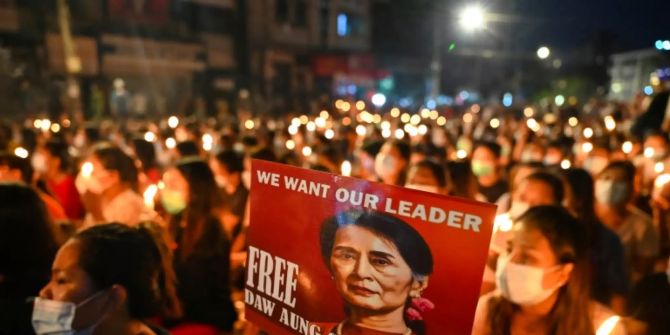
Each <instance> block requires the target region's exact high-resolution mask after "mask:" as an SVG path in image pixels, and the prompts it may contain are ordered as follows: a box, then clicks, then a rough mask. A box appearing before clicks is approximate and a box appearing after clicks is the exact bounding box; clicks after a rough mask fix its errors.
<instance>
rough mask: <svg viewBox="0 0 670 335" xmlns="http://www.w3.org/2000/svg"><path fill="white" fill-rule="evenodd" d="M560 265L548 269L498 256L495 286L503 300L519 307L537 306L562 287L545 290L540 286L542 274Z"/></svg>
mask: <svg viewBox="0 0 670 335" xmlns="http://www.w3.org/2000/svg"><path fill="white" fill-rule="evenodd" d="M561 266H562V265H557V266H554V267H551V268H548V269H544V268H538V267H534V266H529V265H522V264H516V263H513V262H511V261H510V260H509V256H507V255H500V256H499V257H498V266H497V268H496V284H497V286H498V289H499V290H500V291H501V292H502V295H503V297H505V299H507V300H509V301H511V302H512V303H515V304H517V305H521V306H532V305H536V304H539V303H541V302H543V301H544V300H546V299H547V298H549V297H550V296H551V295H552V294H553V293H554V292H556V290H558V289H559V288H560V287H561V286H562V285H557V286H555V287H553V288H549V289H545V288H544V287H543V286H542V281H543V279H544V274H545V272H547V271H554V270H555V269H558V268H560V267H561Z"/></svg>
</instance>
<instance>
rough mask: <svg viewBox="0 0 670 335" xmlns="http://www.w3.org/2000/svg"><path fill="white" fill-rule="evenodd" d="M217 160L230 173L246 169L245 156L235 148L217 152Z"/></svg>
mask: <svg viewBox="0 0 670 335" xmlns="http://www.w3.org/2000/svg"><path fill="white" fill-rule="evenodd" d="M215 157H216V160H217V161H218V162H219V163H220V164H221V165H223V166H225V167H226V170H227V171H228V173H240V172H242V171H244V156H242V155H241V154H239V153H237V152H236V151H235V150H224V151H221V152H219V153H218V154H216V156H215Z"/></svg>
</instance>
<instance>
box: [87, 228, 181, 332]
mask: <svg viewBox="0 0 670 335" xmlns="http://www.w3.org/2000/svg"><path fill="white" fill-rule="evenodd" d="M160 229H161V228H160V227H158V226H157V225H155V224H151V223H143V224H140V225H138V226H136V227H129V226H127V225H124V224H120V223H110V224H104V225H97V226H94V227H92V228H89V229H86V230H84V231H82V232H80V233H78V234H77V235H75V236H74V239H75V240H76V241H79V242H80V243H81V251H80V253H79V265H80V266H81V267H82V269H84V271H86V273H87V274H88V275H89V276H90V277H91V278H92V279H93V283H94V285H95V286H96V288H97V289H98V290H102V289H106V288H109V287H111V286H112V285H120V286H123V287H124V288H125V289H126V292H127V294H128V295H127V296H128V312H129V314H130V317H132V318H136V319H144V318H150V317H155V316H167V317H177V316H179V314H180V306H179V302H178V300H177V298H176V295H175V292H176V290H175V286H174V285H175V274H174V271H173V269H172V265H171V264H172V259H171V255H170V254H169V248H168V247H167V244H166V240H165V239H164V238H163V236H164V235H162V234H161V230H160Z"/></svg>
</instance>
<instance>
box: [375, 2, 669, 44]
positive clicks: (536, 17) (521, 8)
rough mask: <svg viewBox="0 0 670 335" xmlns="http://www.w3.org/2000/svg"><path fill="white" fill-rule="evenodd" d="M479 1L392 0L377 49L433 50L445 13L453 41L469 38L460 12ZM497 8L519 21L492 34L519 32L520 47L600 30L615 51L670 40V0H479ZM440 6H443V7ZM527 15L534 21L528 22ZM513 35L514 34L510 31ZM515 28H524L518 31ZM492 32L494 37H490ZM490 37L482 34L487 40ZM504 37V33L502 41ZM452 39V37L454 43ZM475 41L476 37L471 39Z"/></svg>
mask: <svg viewBox="0 0 670 335" xmlns="http://www.w3.org/2000/svg"><path fill="white" fill-rule="evenodd" d="M470 3H477V2H475V1H455V0H387V1H381V2H378V3H377V4H376V5H375V7H374V15H373V16H374V20H375V21H374V24H373V29H374V35H373V36H375V37H376V38H375V40H374V41H373V44H374V46H375V48H376V49H377V50H379V51H382V52H393V53H400V54H403V53H404V54H411V53H414V54H424V55H428V54H429V53H430V50H431V45H432V44H431V39H430V36H431V34H432V23H433V20H434V18H435V16H436V14H435V13H443V14H439V15H440V18H439V20H440V21H441V22H443V24H444V29H445V31H444V35H445V38H446V39H447V40H448V41H451V40H458V39H459V38H461V39H464V37H463V36H462V35H463V33H462V32H460V31H459V30H458V27H457V25H456V20H457V12H458V9H459V8H462V7H464V5H465V4H470ZM479 3H480V4H482V5H483V6H485V7H486V8H488V10H489V11H491V12H496V13H504V14H511V15H514V16H515V17H518V18H519V19H518V20H514V21H515V22H511V23H493V24H490V25H489V26H490V27H489V29H490V30H491V32H489V35H490V34H495V33H499V32H502V33H503V36H515V39H516V41H515V42H516V43H518V47H520V48H523V49H528V50H534V49H535V48H537V47H538V46H539V45H543V44H546V45H549V46H552V47H553V48H555V49H556V50H557V51H559V52H560V51H563V52H569V51H570V49H572V48H575V47H578V46H583V45H584V44H587V43H589V41H590V40H591V39H592V37H593V36H594V35H595V34H598V33H600V34H603V33H604V34H606V35H608V36H610V37H612V42H613V46H612V47H613V49H614V51H626V50H632V49H640V48H653V47H654V42H655V41H656V40H657V39H670V0H516V1H510V0H505V1H500V0H496V1H482V2H479ZM436 6H442V10H437V9H436ZM524 18H530V19H532V20H530V21H528V22H526V20H524ZM510 31H511V32H512V34H510V35H507V34H509V32H510ZM514 32H520V33H518V34H515V33H514ZM489 37H490V36H489ZM486 38H487V36H485V35H484V36H479V37H478V39H480V40H485V39H486ZM501 39H504V38H498V40H501ZM448 41H447V42H448ZM470 42H471V41H470Z"/></svg>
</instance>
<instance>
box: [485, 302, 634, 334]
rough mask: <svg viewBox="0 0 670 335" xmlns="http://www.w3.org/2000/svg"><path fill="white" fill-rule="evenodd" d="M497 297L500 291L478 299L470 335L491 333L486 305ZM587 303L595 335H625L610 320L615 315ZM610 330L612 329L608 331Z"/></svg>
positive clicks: (619, 325) (621, 328)
mask: <svg viewBox="0 0 670 335" xmlns="http://www.w3.org/2000/svg"><path fill="white" fill-rule="evenodd" d="M499 296H500V291H494V292H491V293H488V294H485V295H483V296H482V297H480V298H479V302H478V303H477V310H476V312H475V321H474V325H473V328H472V335H489V334H490V333H491V330H490V329H488V309H489V307H488V304H489V301H490V300H491V299H492V298H494V297H499ZM589 303H590V304H591V320H592V321H593V329H594V330H595V331H596V335H626V330H625V329H624V326H623V324H622V323H621V322H620V321H618V319H617V318H613V319H612V320H610V318H612V317H614V316H616V314H614V313H613V312H612V311H610V310H609V309H608V308H607V307H605V306H603V305H601V304H599V303H597V302H595V301H589ZM612 326H613V327H612ZM610 328H612V329H611V330H610ZM513 335H514V334H513Z"/></svg>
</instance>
